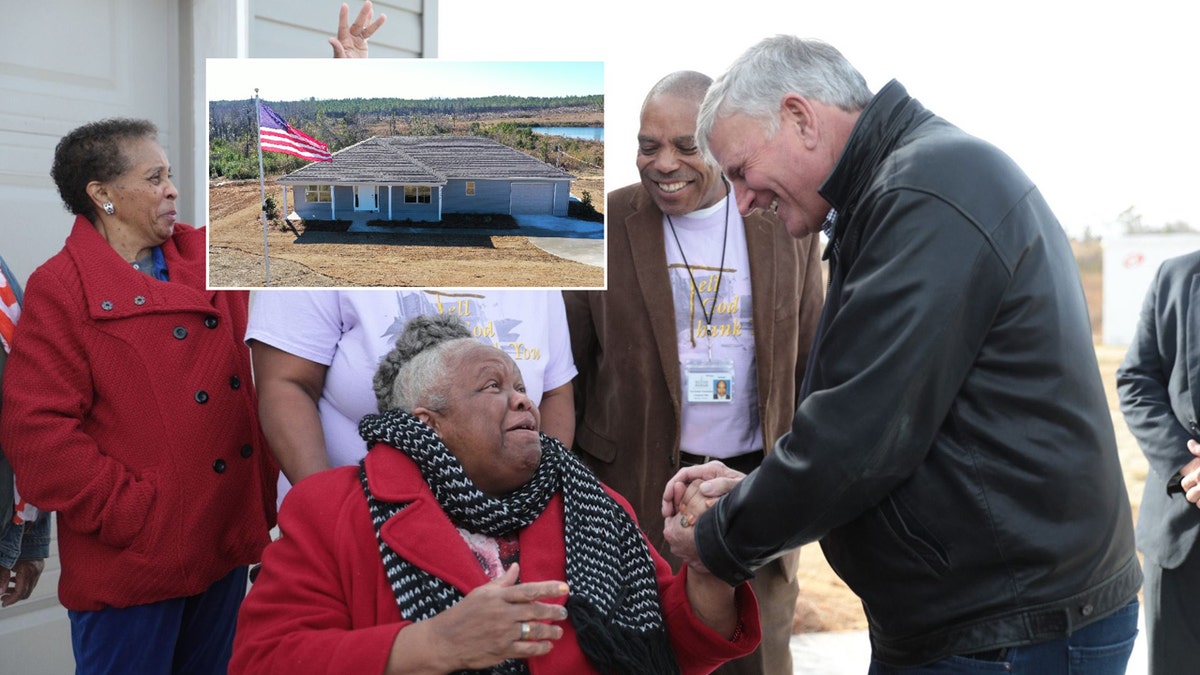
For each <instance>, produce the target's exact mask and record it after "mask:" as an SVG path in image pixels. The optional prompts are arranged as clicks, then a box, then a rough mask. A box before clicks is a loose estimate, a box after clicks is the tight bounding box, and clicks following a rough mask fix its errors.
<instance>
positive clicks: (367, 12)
mask: <svg viewBox="0 0 1200 675" xmlns="http://www.w3.org/2000/svg"><path fill="white" fill-rule="evenodd" d="M374 15H375V11H374V9H373V8H372V7H371V0H366V1H365V2H363V6H362V9H360V10H358V17H357V18H355V19H354V23H350V21H349V19H350V6H349V5H347V4H346V3H342V9H341V11H340V12H339V13H338V31H337V37H331V38H329V44H330V46H332V47H333V58H335V59H347V58H362V59H365V58H367V40H369V39H370V38H371V36H372V35H374V34H375V31H377V30H379V27H380V26H382V25H383V22H384V21H387V15H385V14H380V15H379V18H378V19H373V17H374Z"/></svg>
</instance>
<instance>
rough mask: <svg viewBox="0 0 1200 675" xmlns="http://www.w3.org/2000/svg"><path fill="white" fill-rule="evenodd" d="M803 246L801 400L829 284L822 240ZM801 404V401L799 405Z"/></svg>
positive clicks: (814, 239) (798, 363) (810, 240)
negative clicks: (806, 369)
mask: <svg viewBox="0 0 1200 675" xmlns="http://www.w3.org/2000/svg"><path fill="white" fill-rule="evenodd" d="M797 243H798V245H799V246H800V256H799V258H800V260H801V261H803V262H804V277H803V278H802V279H801V287H800V317H799V318H800V327H799V330H798V331H797V332H796V336H797V344H796V350H797V351H796V396H797V398H798V397H799V396H800V384H801V383H802V382H804V372H805V368H806V367H807V365H808V353H809V351H810V350H811V349H812V343H813V338H814V337H815V336H816V334H817V323H818V322H819V321H820V319H821V308H822V307H823V306H824V305H825V282H824V279H823V275H822V274H821V245H820V244H821V240H820V239H819V238H818V237H817V235H815V234H813V235H809V236H808V238H806V239H805V240H804V241H803V242H797ZM797 402H798V401H797Z"/></svg>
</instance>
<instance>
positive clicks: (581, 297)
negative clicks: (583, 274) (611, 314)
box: [562, 291, 597, 420]
mask: <svg viewBox="0 0 1200 675" xmlns="http://www.w3.org/2000/svg"><path fill="white" fill-rule="evenodd" d="M562 295H563V304H564V305H565V307H566V311H567V327H568V330H569V331H570V334H571V354H572V355H573V357H574V359H575V367H576V369H577V371H578V372H577V374H576V375H575V379H574V381H573V382H574V387H575V419H576V420H581V419H583V412H584V408H583V407H584V404H585V403H586V399H587V396H586V394H587V378H588V377H590V376H591V370H592V368H593V365H594V363H595V354H594V350H595V349H596V345H597V342H596V325H595V323H594V321H593V320H592V302H591V292H590V291H563V292H562Z"/></svg>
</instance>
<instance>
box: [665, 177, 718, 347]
mask: <svg viewBox="0 0 1200 675" xmlns="http://www.w3.org/2000/svg"><path fill="white" fill-rule="evenodd" d="M729 202H730V195H728V194H727V195H726V196H725V233H724V234H723V235H722V238H721V265H720V267H718V268H717V286H716V288H715V289H713V306H712V311H707V310H705V309H704V298H703V296H701V295H700V286H698V285H697V284H696V275H695V274H692V266H691V264H690V263H688V259H687V255H685V254H684V252H683V245H682V244H680V243H679V234H677V233H676V232H675V223H674V222H672V221H671V214H669V213H668V214H666V216H667V225H669V226H670V227H671V236H673V237H675V246H677V247H678V248H679V257H680V258H683V266H684V267H686V268H687V271H688V278H689V279H691V280H692V290H694V291H696V297H698V298H700V313H701V314H702V315H704V327H705V333H707V334H708V338H709V339H708V359H709V360H710V361H711V360H712V320H713V316H715V315H716V313H717V294H718V293H720V292H721V275H722V273H723V272H724V271H725V248H726V246H727V245H728V244H729ZM688 334H689V335H690V336H691V340H692V346H693V347H695V346H696V336H695V333H693V332H692V331H690V330H689V331H688Z"/></svg>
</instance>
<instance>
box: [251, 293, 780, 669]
mask: <svg viewBox="0 0 1200 675" xmlns="http://www.w3.org/2000/svg"><path fill="white" fill-rule="evenodd" d="M375 393H376V396H377V398H378V400H379V407H380V410H382V411H384V412H382V413H381V414H379V415H368V416H367V417H365V418H363V421H362V423H361V424H360V426H359V431H360V433H361V434H362V436H363V438H364V439H365V440H366V442H367V444H368V446H370V451H369V452H368V453H367V456H366V458H365V459H364V460H363V461H362V463H361V464H360V465H359V466H353V467H343V468H339V469H333V470H330V471H326V472H323V473H319V474H316V475H313V476H311V477H309V478H306V479H305V480H303V481H301V482H300V483H298V484H297V485H296V486H295V488H294V489H293V490H292V491H291V493H290V494H289V495H288V497H287V499H286V500H285V501H284V504H283V508H282V510H281V513H280V518H279V523H280V529H281V536H280V538H279V539H278V540H277V541H275V542H274V543H273V544H271V545H270V546H269V547H268V549H267V552H266V553H265V556H264V560H263V567H262V572H261V574H260V576H259V577H258V580H257V582H256V583H255V584H254V587H253V588H252V590H251V591H250V594H249V596H248V597H247V598H246V601H245V603H244V604H243V606H242V610H241V614H240V616H239V618H238V628H237V636H236V638H235V644H234V657H233V663H232V665H231V669H230V672H233V673H291V672H300V671H303V672H306V673H330V672H346V673H450V672H456V671H463V670H475V671H479V672H487V673H531V674H535V675H536V674H538V673H547V674H549V673H553V674H559V673H571V674H573V675H574V674H577V673H593V672H605V673H609V672H611V673H628V674H630V675H634V674H636V675H642V674H646V673H679V672H683V673H705V672H709V671H711V670H712V669H714V668H716V667H717V666H718V665H720V664H721V663H723V662H724V661H727V660H729V659H732V658H736V657H738V656H742V655H744V654H748V653H749V652H751V651H753V649H754V648H755V646H756V645H757V644H758V641H759V636H760V630H759V624H758V607H757V603H756V602H755V599H754V595H753V593H752V592H751V591H750V589H749V586H747V585H745V584H743V585H742V586H739V587H737V588H736V589H734V588H730V587H729V586H726V585H724V584H722V583H721V582H720V581H719V580H717V579H715V578H713V577H711V576H709V575H707V574H704V573H700V572H696V571H694V570H687V569H685V570H683V571H681V572H679V573H678V574H673V573H672V572H671V570H670V567H669V566H668V565H667V563H666V562H665V561H664V560H663V559H662V558H661V557H660V556H659V555H658V554H657V553H656V552H655V551H654V549H653V547H651V546H649V545H648V544H647V543H646V541H645V539H644V537H643V535H642V533H641V531H640V530H639V529H638V528H637V524H636V523H635V522H634V520H633V517H632V515H630V514H631V509H630V507H629V505H628V504H627V503H626V502H625V500H624V499H622V498H621V497H620V496H618V495H617V494H616V493H614V492H611V491H610V490H608V489H607V488H606V487H604V486H603V485H601V484H600V482H599V481H597V480H596V478H595V476H594V475H592V473H591V472H590V471H588V470H587V469H586V468H585V467H584V466H583V464H581V463H580V462H579V461H578V460H577V459H576V458H575V457H574V456H573V455H572V454H571V453H570V452H569V451H567V450H566V449H565V448H563V446H562V445H561V444H560V443H558V441H556V440H554V439H553V438H551V437H549V436H545V435H541V434H540V433H539V432H538V428H539V416H538V410H537V407H536V406H534V405H533V403H532V402H531V401H530V400H529V398H528V397H527V396H526V395H525V393H524V384H523V382H522V381H521V375H520V371H519V370H518V369H517V366H516V364H515V363H514V362H513V360H512V359H511V358H509V356H508V355H506V354H505V353H504V352H503V351H501V350H499V349H496V348H494V347H491V346H489V345H485V344H482V343H480V342H477V341H476V340H474V339H473V338H471V336H470V333H469V332H468V331H467V329H466V328H465V326H464V325H463V324H462V323H461V322H460V321H459V320H458V319H457V318H455V317H452V316H449V315H443V316H436V317H417V318H416V319H414V320H412V321H411V322H409V324H408V326H407V328H406V329H405V331H404V334H403V335H402V336H401V337H400V339H399V341H398V343H397V346H396V347H395V349H393V350H392V352H390V353H389V354H388V355H387V357H385V358H384V360H383V362H382V364H381V365H380V367H379V370H378V372H377V373H376V375H375Z"/></svg>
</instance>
